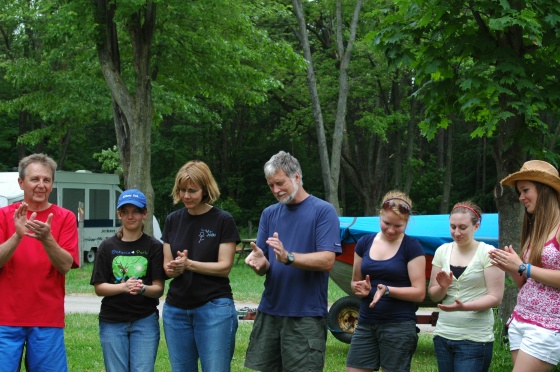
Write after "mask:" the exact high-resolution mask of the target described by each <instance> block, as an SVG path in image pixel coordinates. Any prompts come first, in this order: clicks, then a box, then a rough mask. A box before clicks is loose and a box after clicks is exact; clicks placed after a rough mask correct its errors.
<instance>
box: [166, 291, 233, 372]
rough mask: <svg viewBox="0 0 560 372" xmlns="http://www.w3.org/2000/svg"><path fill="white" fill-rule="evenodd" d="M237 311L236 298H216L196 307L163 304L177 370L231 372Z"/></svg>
mask: <svg viewBox="0 0 560 372" xmlns="http://www.w3.org/2000/svg"><path fill="white" fill-rule="evenodd" d="M237 325H238V323H237V311H236V310H235V305H234V303H233V299H231V298H216V299H214V300H211V301H209V302H207V303H205V304H204V305H202V306H199V307H197V308H195V309H189V310H185V309H180V308H178V307H175V306H172V305H169V304H168V303H167V302H166V303H164V305H163V330H164V332H165V341H166V342H167V350H168V351H169V360H170V362H171V369H172V370H173V372H194V371H198V359H200V364H201V366H202V371H209V372H229V371H230V364H231V359H232V358H233V352H234V351H235V334H236V332H237Z"/></svg>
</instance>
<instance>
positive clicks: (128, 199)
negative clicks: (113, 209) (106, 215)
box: [117, 189, 146, 209]
mask: <svg viewBox="0 0 560 372" xmlns="http://www.w3.org/2000/svg"><path fill="white" fill-rule="evenodd" d="M125 204H132V205H135V206H137V207H138V208H146V196H144V194H142V191H140V190H136V189H130V190H126V191H124V192H123V193H122V194H121V196H119V201H118V202H117V209H119V208H120V207H122V206H123V205H125Z"/></svg>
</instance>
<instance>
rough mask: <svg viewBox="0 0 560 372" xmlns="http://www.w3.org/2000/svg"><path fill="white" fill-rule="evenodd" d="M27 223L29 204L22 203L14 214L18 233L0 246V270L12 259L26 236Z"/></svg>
mask: <svg viewBox="0 0 560 372" xmlns="http://www.w3.org/2000/svg"><path fill="white" fill-rule="evenodd" d="M26 222H27V204H26V203H21V205H20V206H19V207H18V209H16V211H15V212H14V223H15V228H16V232H15V233H14V234H13V235H12V236H11V237H10V238H9V239H8V240H6V241H5V242H4V243H2V244H0V268H2V267H4V265H5V264H6V262H8V261H9V260H10V258H12V256H13V255H14V252H15V251H16V248H17V246H18V245H19V243H20V242H21V240H22V239H23V237H24V236H25V233H26V232H27V228H26V227H25V223H26Z"/></svg>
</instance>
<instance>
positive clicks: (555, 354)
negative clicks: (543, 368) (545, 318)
mask: <svg viewBox="0 0 560 372" xmlns="http://www.w3.org/2000/svg"><path fill="white" fill-rule="evenodd" d="M508 336H509V350H510V351H515V350H521V351H523V352H524V353H527V354H529V355H530V356H532V357H534V358H537V359H539V360H542V361H544V362H547V363H549V364H552V365H554V366H555V365H557V364H558V363H559V362H560V332H558V331H551V330H550V329H546V328H542V327H539V326H536V325H534V324H529V323H523V322H518V321H517V320H516V319H513V320H512V322H511V323H510V325H509V329H508Z"/></svg>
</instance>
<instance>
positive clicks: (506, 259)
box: [488, 245, 533, 288]
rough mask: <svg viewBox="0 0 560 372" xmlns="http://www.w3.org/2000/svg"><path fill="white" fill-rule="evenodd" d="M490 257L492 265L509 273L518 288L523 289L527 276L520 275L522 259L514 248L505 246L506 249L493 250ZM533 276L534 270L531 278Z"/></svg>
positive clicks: (489, 253)
mask: <svg viewBox="0 0 560 372" xmlns="http://www.w3.org/2000/svg"><path fill="white" fill-rule="evenodd" d="M488 255H489V256H490V263H491V264H492V265H493V266H495V267H497V268H499V269H500V270H502V271H504V272H506V273H508V274H509V275H510V276H511V279H512V280H513V282H514V283H515V285H517V287H518V288H521V287H523V285H524V284H525V282H526V281H527V278H526V277H525V275H526V274H527V272H525V275H519V273H518V272H517V270H519V265H521V263H522V262H523V261H522V260H521V258H520V257H519V256H518V255H517V253H516V252H515V250H514V249H513V246H511V245H509V246H505V247H504V249H503V250H502V249H492V250H490V252H488ZM532 274H533V268H531V276H532Z"/></svg>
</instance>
